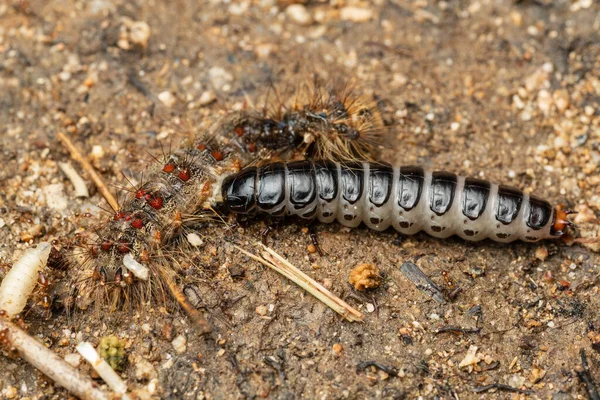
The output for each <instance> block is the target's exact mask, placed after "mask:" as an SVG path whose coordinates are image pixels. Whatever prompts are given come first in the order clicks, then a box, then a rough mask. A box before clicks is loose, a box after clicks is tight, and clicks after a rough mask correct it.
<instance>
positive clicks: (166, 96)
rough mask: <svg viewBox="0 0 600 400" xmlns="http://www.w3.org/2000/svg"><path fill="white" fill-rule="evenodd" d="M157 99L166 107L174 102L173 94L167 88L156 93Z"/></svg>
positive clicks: (171, 105)
mask: <svg viewBox="0 0 600 400" xmlns="http://www.w3.org/2000/svg"><path fill="white" fill-rule="evenodd" d="M158 99H159V100H160V101H161V102H162V103H163V104H164V105H165V106H167V107H169V108H170V107H173V105H174V104H175V100H176V99H175V96H173V94H172V93H171V92H169V91H168V90H165V91H164V92H160V93H159V94H158Z"/></svg>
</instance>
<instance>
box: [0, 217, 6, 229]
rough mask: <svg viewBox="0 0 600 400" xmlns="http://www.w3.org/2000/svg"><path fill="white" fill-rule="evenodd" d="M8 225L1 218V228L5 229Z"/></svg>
mask: <svg viewBox="0 0 600 400" xmlns="http://www.w3.org/2000/svg"><path fill="white" fill-rule="evenodd" d="M5 225H6V222H4V220H3V219H2V218H0V228H3V227H4V226H5Z"/></svg>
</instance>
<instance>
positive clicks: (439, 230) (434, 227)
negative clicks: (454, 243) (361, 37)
mask: <svg viewBox="0 0 600 400" xmlns="http://www.w3.org/2000/svg"><path fill="white" fill-rule="evenodd" d="M431 230H432V231H434V232H441V231H443V230H444V228H443V227H441V226H438V225H433V226H432V227H431Z"/></svg>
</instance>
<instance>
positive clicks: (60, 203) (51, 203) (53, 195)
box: [42, 183, 69, 212]
mask: <svg viewBox="0 0 600 400" xmlns="http://www.w3.org/2000/svg"><path fill="white" fill-rule="evenodd" d="M42 192H43V193H44V197H45V198H46V205H47V206H48V207H49V208H51V209H53V210H54V211H59V212H60V211H64V210H66V209H67V207H69V201H68V200H67V197H66V195H65V186H64V185H63V184H62V183H54V184H52V185H46V186H44V187H42Z"/></svg>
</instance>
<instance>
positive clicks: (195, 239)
mask: <svg viewBox="0 0 600 400" xmlns="http://www.w3.org/2000/svg"><path fill="white" fill-rule="evenodd" d="M186 239H187V241H188V242H189V243H190V244H191V245H192V246H194V247H200V246H202V245H203V244H204V241H203V240H202V238H201V237H200V236H199V235H198V234H197V233H193V232H191V233H188V234H187V236H186Z"/></svg>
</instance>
